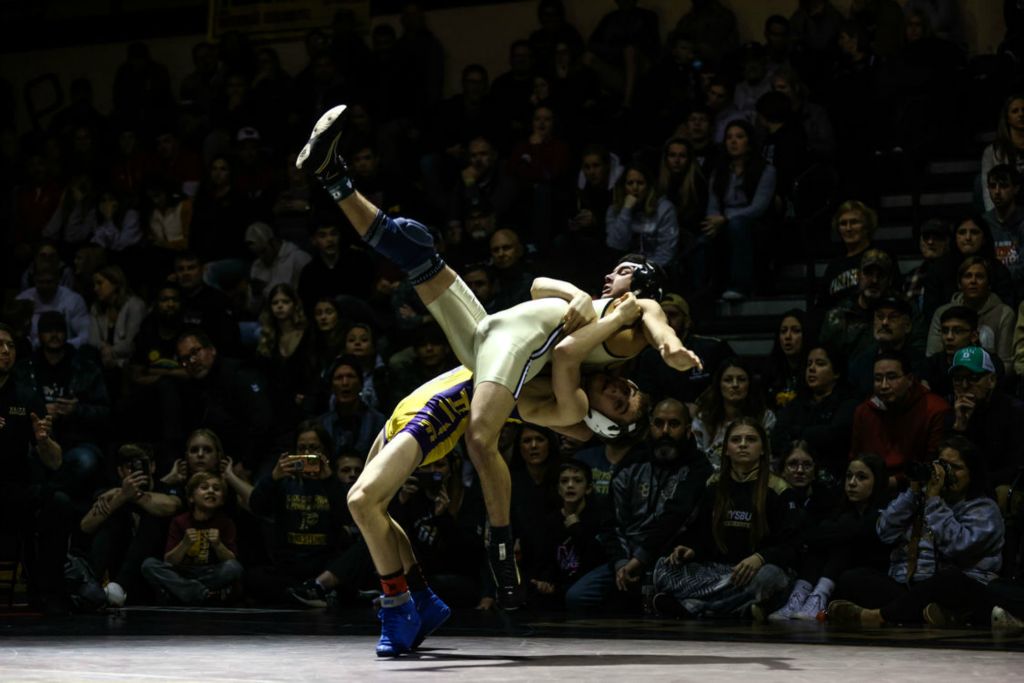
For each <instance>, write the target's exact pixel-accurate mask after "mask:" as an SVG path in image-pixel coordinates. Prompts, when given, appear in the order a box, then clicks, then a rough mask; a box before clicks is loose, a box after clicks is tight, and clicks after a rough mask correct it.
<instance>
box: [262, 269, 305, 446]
mask: <svg viewBox="0 0 1024 683" xmlns="http://www.w3.org/2000/svg"><path fill="white" fill-rule="evenodd" d="M259 322H260V339H259V342H258V344H257V345H256V353H257V355H258V356H259V357H260V359H261V360H262V361H263V363H264V367H265V369H266V370H265V371H266V374H267V379H268V381H269V384H270V388H271V392H270V395H271V397H272V400H273V401H274V416H275V418H276V420H277V422H278V425H279V426H281V427H282V428H283V429H284V430H289V429H291V427H292V426H294V425H295V424H296V423H297V422H298V421H299V420H300V419H302V417H303V415H304V414H305V413H307V412H312V410H311V409H310V407H309V402H310V401H312V399H313V395H314V393H315V388H316V381H317V375H316V374H315V373H314V372H313V370H312V366H311V365H310V362H309V351H308V349H309V347H310V346H311V345H312V341H311V339H310V334H309V322H308V321H307V319H306V312H305V310H304V309H303V307H302V301H300V300H299V295H298V294H297V293H296V292H295V290H294V289H292V287H291V285H289V284H286V283H280V284H276V285H274V286H273V287H271V288H270V291H269V292H268V293H267V297H266V298H265V299H264V300H263V305H262V306H261V308H260V315H259Z"/></svg>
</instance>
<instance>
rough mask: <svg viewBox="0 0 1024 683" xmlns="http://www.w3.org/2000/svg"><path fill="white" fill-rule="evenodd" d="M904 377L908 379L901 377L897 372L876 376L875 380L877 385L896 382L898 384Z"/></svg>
mask: <svg viewBox="0 0 1024 683" xmlns="http://www.w3.org/2000/svg"><path fill="white" fill-rule="evenodd" d="M904 377H906V375H899V374H897V373H895V372H887V373H886V374H884V375H875V376H874V380H875V384H882V383H884V382H888V383H889V384H894V383H895V382H898V381H899V380H901V379H903V378H904Z"/></svg>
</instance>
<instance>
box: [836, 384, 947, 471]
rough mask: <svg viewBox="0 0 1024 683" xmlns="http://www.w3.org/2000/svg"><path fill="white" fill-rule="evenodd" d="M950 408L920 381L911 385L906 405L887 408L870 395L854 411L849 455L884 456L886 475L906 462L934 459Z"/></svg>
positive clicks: (899, 469)
mask: <svg viewBox="0 0 1024 683" xmlns="http://www.w3.org/2000/svg"><path fill="white" fill-rule="evenodd" d="M950 410H951V408H950V405H949V404H948V403H946V401H945V400H944V399H943V398H942V397H941V396H939V395H938V394H933V393H931V392H930V391H928V390H927V389H925V388H924V387H923V386H922V385H920V384H916V385H914V387H913V388H911V390H910V393H909V395H908V396H907V402H906V404H905V405H904V406H903V407H902V408H899V409H896V410H889V409H888V408H886V407H885V405H884V404H882V402H881V401H879V400H878V399H877V398H876V397H874V396H872V397H871V398H869V399H868V400H866V401H864V402H863V403H861V404H860V405H859V406H857V410H856V411H855V412H854V413H853V438H852V439H851V441H850V458H854V457H856V456H857V455H859V454H860V453H877V454H878V455H880V456H882V457H883V458H885V464H886V465H887V466H888V468H889V474H891V475H897V476H899V475H901V474H902V473H903V468H904V466H905V465H906V463H908V462H911V461H917V462H928V461H930V460H932V459H934V458H935V456H936V455H937V452H938V450H939V442H940V441H941V440H942V436H943V421H944V420H945V418H946V414H947V413H949V412H950Z"/></svg>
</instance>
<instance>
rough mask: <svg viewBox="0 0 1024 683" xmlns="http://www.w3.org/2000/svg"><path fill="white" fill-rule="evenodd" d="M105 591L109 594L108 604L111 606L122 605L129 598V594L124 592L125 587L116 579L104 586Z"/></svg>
mask: <svg viewBox="0 0 1024 683" xmlns="http://www.w3.org/2000/svg"><path fill="white" fill-rule="evenodd" d="M103 592H104V593H106V594H107V604H108V605H110V606H111V607H121V606H123V605H124V601H125V600H127V599H128V594H127V593H125V592H124V588H121V584H119V583H115V582H114V581H111V582H110V583H108V584H107V585H106V586H104V587H103Z"/></svg>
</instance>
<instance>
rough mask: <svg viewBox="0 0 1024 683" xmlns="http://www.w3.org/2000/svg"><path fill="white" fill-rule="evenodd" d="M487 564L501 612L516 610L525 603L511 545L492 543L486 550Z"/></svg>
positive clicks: (524, 592) (524, 593)
mask: <svg viewBox="0 0 1024 683" xmlns="http://www.w3.org/2000/svg"><path fill="white" fill-rule="evenodd" d="M487 563H488V564H489V565H490V567H491V576H493V577H494V590H495V599H496V601H497V603H498V607H500V608H501V609H503V610H509V611H512V610H516V609H519V608H520V607H522V606H523V604H524V603H525V602H526V587H525V586H523V582H522V579H521V578H520V576H519V567H518V566H516V555H515V552H514V551H513V549H512V545H511V544H506V543H494V544H492V545H490V546H489V547H488V548H487Z"/></svg>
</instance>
